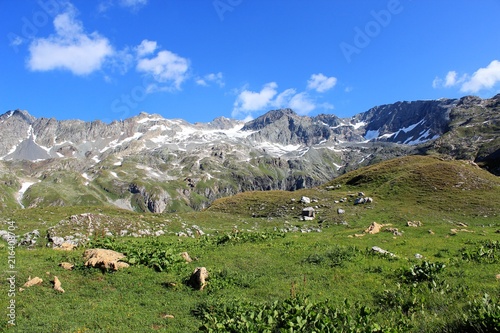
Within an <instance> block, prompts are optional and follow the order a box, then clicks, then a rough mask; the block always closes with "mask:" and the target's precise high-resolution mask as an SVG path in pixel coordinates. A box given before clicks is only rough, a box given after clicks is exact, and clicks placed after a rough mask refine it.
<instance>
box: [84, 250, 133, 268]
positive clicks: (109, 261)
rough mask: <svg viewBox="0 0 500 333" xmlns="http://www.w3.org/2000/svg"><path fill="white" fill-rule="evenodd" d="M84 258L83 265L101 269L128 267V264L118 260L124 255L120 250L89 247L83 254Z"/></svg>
mask: <svg viewBox="0 0 500 333" xmlns="http://www.w3.org/2000/svg"><path fill="white" fill-rule="evenodd" d="M83 257H84V259H85V260H86V262H85V266H91V267H95V268H100V269H102V270H108V269H111V270H115V271H117V270H119V269H121V268H126V267H129V264H127V263H125V262H121V261H119V260H121V259H123V258H125V255H124V254H123V253H120V252H116V251H112V250H105V249H89V250H86V251H85V252H84V254H83Z"/></svg>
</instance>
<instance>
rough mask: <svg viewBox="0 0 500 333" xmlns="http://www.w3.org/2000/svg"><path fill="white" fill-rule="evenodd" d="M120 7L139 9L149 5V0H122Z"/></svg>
mask: <svg viewBox="0 0 500 333" xmlns="http://www.w3.org/2000/svg"><path fill="white" fill-rule="evenodd" d="M119 3H120V6H122V7H129V8H138V7H142V6H145V5H147V3H148V0H120V2H119Z"/></svg>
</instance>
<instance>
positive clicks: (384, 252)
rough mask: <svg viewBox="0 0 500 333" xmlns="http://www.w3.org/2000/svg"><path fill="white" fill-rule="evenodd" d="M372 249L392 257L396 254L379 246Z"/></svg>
mask: <svg viewBox="0 0 500 333" xmlns="http://www.w3.org/2000/svg"><path fill="white" fill-rule="evenodd" d="M372 251H373V252H377V253H380V254H383V255H388V256H391V257H395V256H396V255H395V254H394V253H391V252H389V251H387V250H384V249H382V248H380V247H378V246H374V247H372Z"/></svg>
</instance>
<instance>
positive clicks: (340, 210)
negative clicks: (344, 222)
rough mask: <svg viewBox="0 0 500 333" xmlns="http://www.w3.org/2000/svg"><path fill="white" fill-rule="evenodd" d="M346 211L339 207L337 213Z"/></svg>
mask: <svg viewBox="0 0 500 333" xmlns="http://www.w3.org/2000/svg"><path fill="white" fill-rule="evenodd" d="M344 213H345V210H343V209H342V208H339V209H337V214H344Z"/></svg>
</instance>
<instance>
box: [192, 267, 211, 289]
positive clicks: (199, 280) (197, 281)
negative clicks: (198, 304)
mask: <svg viewBox="0 0 500 333" xmlns="http://www.w3.org/2000/svg"><path fill="white" fill-rule="evenodd" d="M207 278H208V271H207V269H206V268H205V267H196V268H195V270H194V271H193V274H191V277H190V278H189V282H188V283H189V285H190V286H191V287H193V288H194V289H197V290H203V288H205V286H206V285H207V282H206V279H207Z"/></svg>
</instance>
